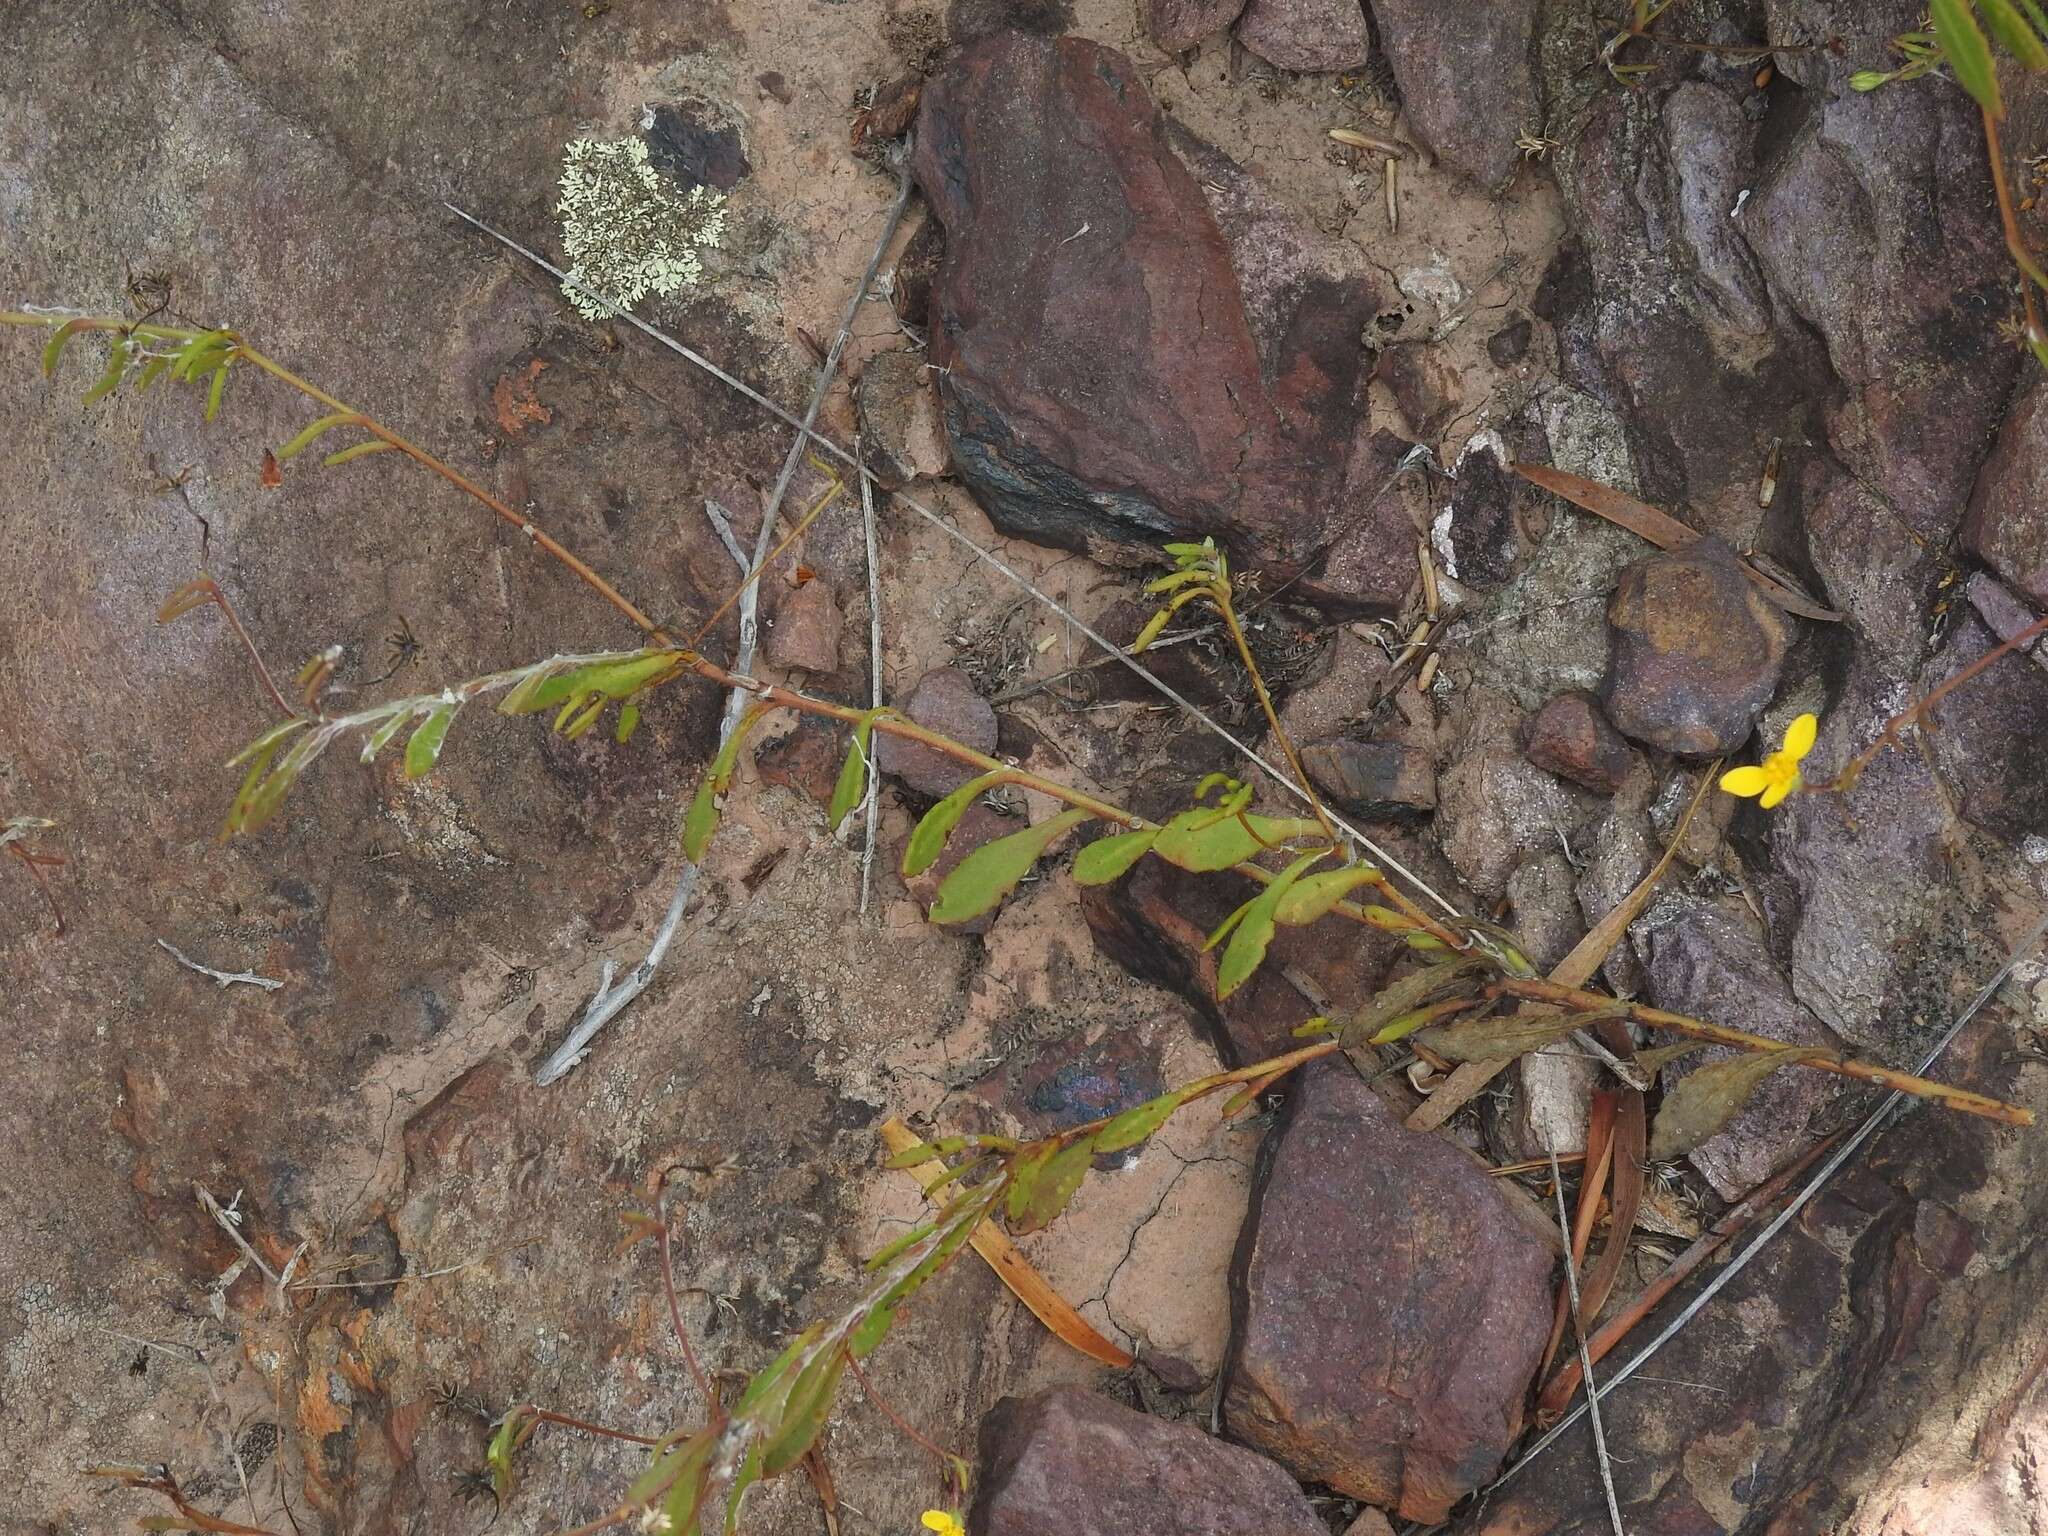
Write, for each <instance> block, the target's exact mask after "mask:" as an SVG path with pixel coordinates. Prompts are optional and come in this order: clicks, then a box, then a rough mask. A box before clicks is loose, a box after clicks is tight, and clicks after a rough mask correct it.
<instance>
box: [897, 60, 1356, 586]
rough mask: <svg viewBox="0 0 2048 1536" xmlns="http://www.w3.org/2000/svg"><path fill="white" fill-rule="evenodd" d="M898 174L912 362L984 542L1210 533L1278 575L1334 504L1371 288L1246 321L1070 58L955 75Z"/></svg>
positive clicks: (1106, 541) (1204, 247) (1233, 287)
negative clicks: (912, 182)
mask: <svg viewBox="0 0 2048 1536" xmlns="http://www.w3.org/2000/svg"><path fill="white" fill-rule="evenodd" d="M914 169H915V171H916V174H917V177H918V181H919V183H920V184H921V185H922V186H923V188H924V190H925V193H926V195H927V196H928V197H929V198H930V200H931V204H932V208H933V211H934V212H935V213H936V214H937V216H938V217H939V219H940V220H941V221H942V222H943V224H944V225H945V229H946V258H945V262H944V264H943V266H942V267H941V269H940V272H939V278H938V282H937V285H936V288H935V291H934V298H933V315H932V321H933V327H932V336H931V361H932V363H933V364H934V366H935V368H936V369H937V370H938V371H939V372H938V377H939V380H940V397H941V404H942V406H943V409H944V412H945V418H946V431H947V436H948V439H949V442H950V446H951V449H952V458H953V463H954V466H955V468H956V470H957V471H958V473H959V474H960V475H961V477H962V478H963V479H964V480H965V482H966V483H967V485H968V487H969V489H970V490H971V491H972V492H973V493H974V496H975V498H976V500H977V501H979V502H980V503H981V505H982V506H983V508H984V509H985V510H986V511H987V512H988V514H989V516H990V518H991V519H993V520H994V522H995V523H996V524H997V526H998V527H1000V528H1002V529H1003V530H1004V531H1005V532H1007V533H1012V534H1017V535H1020V536H1023V537H1026V538H1030V539H1033V540H1037V541H1039V542H1042V543H1050V544H1058V545H1062V546H1064V547H1067V548H1071V549H1078V550H1082V551H1085V552H1088V553H1091V554H1094V555H1097V556H1101V557H1105V558H1120V559H1130V558H1133V557H1134V556H1142V555H1143V554H1145V553H1147V552H1150V551H1152V550H1154V549H1156V546H1157V545H1158V544H1159V543H1160V542H1162V541H1164V540H1168V539H1174V538H1188V537H1200V536H1202V535H1205V534H1215V535H1217V536H1218V537H1219V538H1221V539H1223V540H1225V541H1227V542H1228V543H1229V544H1230V546H1231V547H1232V550H1233V553H1235V554H1237V555H1238V556H1239V558H1240V559H1241V560H1248V561H1249V562H1250V563H1253V564H1265V565H1271V566H1274V567H1276V568H1279V569H1283V570H1288V571H1289V572H1290V573H1291V570H1292V569H1295V568H1298V567H1299V565H1300V563H1301V562H1302V561H1303V560H1304V559H1306V558H1307V557H1308V555H1309V554H1310V552H1311V551H1313V550H1315V549H1316V548H1317V545H1318V540H1319V539H1320V538H1321V536H1322V534H1323V531H1324V523H1325V521H1326V520H1327V519H1328V518H1329V517H1331V516H1332V515H1333V514H1334V512H1335V511H1336V509H1337V508H1338V506H1339V504H1340V495H1341V492H1342V490H1343V486H1344V477H1345V470H1346V466H1347V464H1348V462H1349V458H1350V449H1351V445H1352V440H1353V438H1354V436H1356V434H1357V428H1358V423H1359V420H1360V413H1361V403H1362V398H1363V397H1362V388H1363V383H1362V377H1361V375H1362V362H1363V358H1362V351H1361V349H1360V348H1359V347H1358V345H1357V344H1356V338H1357V336H1358V334H1359V330H1360V329H1361V327H1362V325H1363V322H1364V320H1365V318H1366V317H1367V316H1368V315H1369V314H1370V313H1371V312H1372V308H1373V304H1374V293H1373V290H1372V288H1371V285H1370V284H1369V283H1368V282H1367V281H1366V280H1365V279H1364V278H1363V277H1362V276H1350V277H1345V278H1342V279H1340V280H1335V281H1333V280H1330V279H1328V278H1327V277H1325V278H1324V279H1323V280H1322V282H1321V283H1320V285H1317V284H1316V283H1315V281H1314V279H1313V278H1311V280H1310V286H1309V287H1308V288H1307V289H1305V290H1300V291H1297V292H1296V294H1295V295H1294V298H1293V300H1292V302H1291V304H1290V305H1287V306H1285V307H1284V308H1276V307H1275V306H1274V305H1272V304H1271V303H1270V302H1268V300H1270V299H1272V298H1273V297H1275V296H1276V295H1277V293H1278V290H1277V289H1275V293H1274V294H1265V293H1264V292H1263V290H1261V291H1260V293H1259V294H1258V295H1257V297H1258V298H1259V310H1260V313H1259V314H1257V315H1255V314H1254V313H1253V312H1252V306H1251V304H1250V303H1248V300H1247V295H1246V291H1245V288H1244V287H1241V286H1240V271H1239V268H1240V266H1243V265H1244V262H1243V260H1242V254H1241V253H1240V256H1239V260H1238V261H1237V262H1236V263H1234V261H1233V250H1232V245H1231V241H1230V240H1229V238H1228V237H1227V236H1226V233H1225V231H1224V229H1223V228H1222V227H1220V226H1219V222H1218V217H1217V214H1216V213H1215V211H1213V210H1212V208H1211V207H1210V205H1209V203H1208V202H1207V201H1205V196H1204V190H1203V187H1202V185H1201V184H1200V183H1199V182H1198V181H1197V179H1196V177H1195V175H1194V174H1193V173H1191V172H1190V170H1189V169H1188V167H1187V165H1186V164H1185V163H1183V161H1182V159H1181V158H1180V156H1179V155H1178V154H1176V153H1175V149H1174V146H1173V145H1172V144H1171V143H1170V142H1169V138H1168V134H1167V131H1166V128H1165V124H1164V120H1163V119H1162V118H1161V116H1160V114H1159V111H1158V109H1157V107H1156V106H1155V105H1154V104H1153V102H1152V99H1151V97H1150V96H1149V95H1148V93H1147V92H1146V89H1145V86H1144V82H1143V80H1142V79H1141V78H1140V77H1139V75H1138V73H1137V72H1136V70H1134V69H1133V68H1132V66H1131V63H1130V61H1129V60H1128V59H1127V58H1125V57H1124V56H1123V55H1122V54H1120V53H1117V52H1116V51H1114V50H1112V49H1108V48H1104V47H1101V46H1099V45H1098V44H1095V43H1091V42H1087V41H1085V40H1083V39H1080V38H1073V37H1063V38H1058V39H1046V38H1039V37H1031V36H1028V35H1023V34H1019V33H1006V34H999V35H994V36H990V37H985V38H981V39H979V40H978V41H976V42H974V43H973V44H971V45H970V46H968V47H967V48H965V49H964V50H962V51H961V52H960V53H958V54H957V55H955V56H954V58H953V59H952V61H951V62H950V63H949V64H948V65H947V66H946V68H945V69H943V70H942V71H941V72H940V73H939V74H937V75H935V76H934V77H933V78H932V79H931V81H930V82H929V83H928V84H927V85H926V87H925V91H924V98H923V103H922V106H921V108H920V117H919V127H918V138H917V153H916V157H915V160H914ZM1246 222H1247V227H1248V228H1252V227H1255V226H1256V224H1257V221H1256V220H1253V219H1251V218H1250V215H1249V212H1248V213H1247V220H1246ZM1257 280H1258V275H1257V274H1255V273H1250V272H1247V276H1246V282H1247V284H1248V285H1251V286H1254V287H1257ZM1304 294H1306V297H1307V299H1310V300H1313V302H1306V301H1305V300H1304V297H1303V295H1304ZM1275 317H1279V318H1282V319H1285V320H1286V323H1284V324H1281V325H1278V326H1274V325H1271V324H1269V323H1267V322H1269V321H1270V320H1272V319H1273V318H1275ZM1345 330H1348V331H1349V340H1348V341H1347V342H1345V343H1344V344H1341V345H1339V344H1337V342H1336V340H1335V339H1334V338H1337V337H1339V336H1340V334H1341V333H1342V332H1344V331H1345ZM1133 545H1136V546H1139V548H1138V549H1136V550H1134V549H1133V548H1132V547H1131V546H1133Z"/></svg>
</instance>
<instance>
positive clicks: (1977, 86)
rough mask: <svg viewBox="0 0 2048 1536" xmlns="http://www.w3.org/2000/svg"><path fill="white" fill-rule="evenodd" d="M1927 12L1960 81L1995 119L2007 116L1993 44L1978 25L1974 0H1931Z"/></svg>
mask: <svg viewBox="0 0 2048 1536" xmlns="http://www.w3.org/2000/svg"><path fill="white" fill-rule="evenodd" d="M1927 14H1928V16H1929V17H1930V18H1932V20H1933V22H1934V35H1935V36H1936V37H1938V38H1940V39H1941V51H1942V52H1943V53H1944V54H1946V55H1947V56H1948V66H1949V68H1950V69H1952V70H1954V71H1955V75H1956V83H1957V84H1958V85H1960V86H1961V87H1962V88H1963V89H1964V90H1966V91H1968V92H1969V93H1970V95H1971V97H1972V98H1973V99H1974V100H1975V101H1976V103H1977V105H1978V106H1980V107H1982V108H1983V109H1984V110H1985V111H1986V112H1988V113H1990V114H1991V116H1992V117H1993V118H1994V119H1997V118H2003V117H2004V116H2005V103H2004V102H2003V101H2002V100H2001V99H2000V98H1999V94H1998V72H1997V70H1996V69H1994V68H1993V67H1992V63H1991V45H1990V43H1988V42H1986V41H1985V39H1984V33H1983V31H1982V29H1980V28H1979V27H1978V25H1977V18H1976V16H1975V15H1974V14H1973V13H1972V12H1971V10H1970V0H1927Z"/></svg>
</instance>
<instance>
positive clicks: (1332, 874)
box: [1273, 864, 1380, 928]
mask: <svg viewBox="0 0 2048 1536" xmlns="http://www.w3.org/2000/svg"><path fill="white" fill-rule="evenodd" d="M1379 879H1380V872H1379V871H1378V870H1376V869H1374V868H1373V867H1372V866H1371V865H1370V864H1353V865H1350V866H1348V867H1347V868H1344V869H1332V870H1328V871H1325V872H1324V873H1323V874H1320V875H1309V876H1307V877H1305V878H1303V879H1301V880H1297V881H1296V882H1295V883H1294V886H1293V888H1292V889H1290V890H1289V891H1288V893H1287V896H1286V899H1285V900H1283V901H1282V902H1281V903H1280V905H1279V906H1277V907H1275V908H1274V909H1273V921H1274V922H1276V923H1278V924H1279V925H1280V926H1281V927H1283V928H1302V927H1306V926H1307V925H1308V924H1310V923H1312V922H1314V921H1316V920H1317V919H1318V918H1321V917H1326V916H1328V915H1329V913H1330V911H1331V909H1332V908H1334V907H1335V906H1336V905H1337V903H1338V902H1340V901H1342V900H1343V899H1344V898H1345V897H1346V896H1349V895H1350V894H1351V893H1352V892H1353V891H1355V890H1357V889H1358V888H1359V887H1360V886H1361V885H1373V884H1377V883H1378V882H1379Z"/></svg>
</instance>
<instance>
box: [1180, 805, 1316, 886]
mask: <svg viewBox="0 0 2048 1536" xmlns="http://www.w3.org/2000/svg"><path fill="white" fill-rule="evenodd" d="M1321 831H1322V828H1321V827H1320V826H1319V825H1317V824H1316V823H1315V822H1313V821H1308V820H1305V819H1302V818H1299V817H1292V816H1286V817H1281V816H1257V815H1251V814H1249V813H1247V814H1244V815H1242V816H1232V815H1226V814H1222V813H1221V812H1219V811H1218V810H1217V809H1215V808H1213V807H1202V806H1197V807H1195V808H1194V809H1193V810H1187V811H1182V812H1181V813H1180V814H1179V815H1178V816H1175V817H1174V818H1173V819H1172V820H1171V821H1169V822H1167V824H1166V825H1165V827H1163V828H1162V829H1161V830H1160V833H1159V836H1158V838H1157V839H1156V840H1155V841H1154V842H1153V844H1152V851H1153V852H1154V853H1156V854H1158V855H1159V857H1160V858H1162V859H1164V860H1166V862H1167V863H1169V864H1173V865H1177V866H1178V867H1180V868H1181V869H1185V870H1188V871H1190V872H1192V873H1195V874H1212V873H1214V872H1215V871H1217V870H1219V869H1229V868H1230V867H1231V866H1232V865H1234V864H1242V863H1244V862H1246V861H1247V860H1249V859H1252V858H1254V857H1256V856H1257V855H1258V854H1260V853H1262V852H1264V851H1265V850H1266V849H1267V848H1273V847H1279V846H1281V845H1282V844H1284V843H1286V842H1287V841H1288V840H1289V839H1291V838H1296V837H1312V836H1315V835H1317V834H1319V833H1320V832H1321Z"/></svg>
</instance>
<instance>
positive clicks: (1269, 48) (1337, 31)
mask: <svg viewBox="0 0 2048 1536" xmlns="http://www.w3.org/2000/svg"><path fill="white" fill-rule="evenodd" d="M1237 40H1238V41H1239V42H1240V43H1243V44H1244V45H1245V47H1247V48H1249V49H1250V50H1251V51H1252V52H1253V53H1256V54H1257V55H1258V56H1259V57H1260V58H1262V59H1264V60H1265V61H1266V62H1267V63H1268V64H1277V65H1278V66H1279V67H1280V68H1282V69H1291V70H1295V71H1297V72H1299V73H1301V74H1319V73H1324V72H1327V71H1330V70H1336V69H1359V68H1362V67H1363V66H1364V64H1365V61H1366V60H1367V59H1369V58H1371V57H1372V39H1371V36H1370V35H1369V34H1368V33H1367V31H1366V28H1365V12H1364V10H1363V9H1361V8H1360V6H1359V3H1358V0H1251V3H1250V4H1248V5H1247V6H1245V8H1244V14H1243V15H1242V16H1240V17H1239V18H1238V21H1237Z"/></svg>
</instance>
